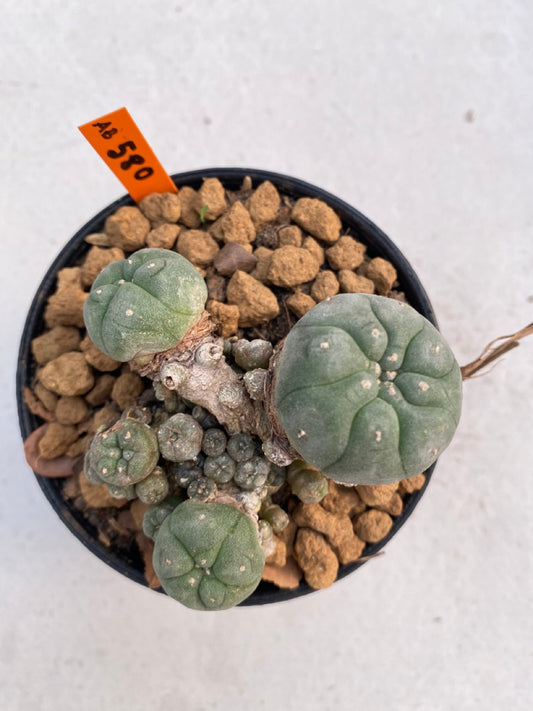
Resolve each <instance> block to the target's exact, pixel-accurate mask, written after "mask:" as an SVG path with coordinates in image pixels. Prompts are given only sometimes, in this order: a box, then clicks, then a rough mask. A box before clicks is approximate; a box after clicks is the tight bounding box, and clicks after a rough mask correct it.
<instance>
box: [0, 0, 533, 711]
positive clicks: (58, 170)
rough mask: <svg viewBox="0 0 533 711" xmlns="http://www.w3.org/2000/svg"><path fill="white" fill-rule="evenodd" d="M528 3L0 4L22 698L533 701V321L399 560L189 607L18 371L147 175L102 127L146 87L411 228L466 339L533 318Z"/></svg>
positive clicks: (172, 152)
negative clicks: (133, 551) (299, 587)
mask: <svg viewBox="0 0 533 711" xmlns="http://www.w3.org/2000/svg"><path fill="white" fill-rule="evenodd" d="M532 29H533V6H532V5H531V3H528V2H526V1H525V0H471V2H468V3H465V2H461V1H460V0H448V2H441V1H440V0H435V1H434V2H431V3H428V2H425V0H400V1H398V2H394V1H392V0H390V1H389V2H387V1H386V0H374V2H363V1H362V0H344V1H342V0H328V1H327V2H326V1H325V0H324V1H319V0H293V1H292V2H282V1H280V0H266V1H265V2H261V3H260V2H246V1H245V0H195V1H194V2H193V1H192V0H175V1H174V2H163V1H162V0H152V2H140V1H139V0H129V1H128V2H112V1H111V0H106V1H105V2H104V1H103V0H92V2H90V3H76V2H70V3H69V2H63V1H61V0H50V1H49V2H36V1H35V0H33V1H30V0H16V1H15V0H4V2H3V3H2V8H1V9H0V57H1V62H0V66H1V72H0V96H1V103H0V115H1V141H0V156H1V169H0V180H1V190H0V201H1V214H2V240H1V247H0V248H1V250H2V262H1V263H2V265H3V266H2V279H1V289H2V305H3V315H2V338H1V339H0V350H1V357H2V361H1V362H2V366H1V368H0V378H1V381H0V382H1V386H2V392H3V397H2V398H1V417H2V424H1V430H0V432H1V434H0V437H1V451H2V462H3V466H2V469H1V473H0V476H1V482H2V487H1V496H0V526H1V537H0V546H1V561H2V569H1V573H0V601H1V603H0V605H1V609H2V612H1V613H0V708H1V709H2V710H3V711H50V710H53V711H72V710H73V709H77V710H79V711H85V710H88V709H91V710H92V709H99V711H107V710H111V709H112V710H113V711H117V710H122V709H125V710H126V709H127V710H128V711H146V709H166V708H176V709H181V710H182V711H214V710H216V711H227V710H230V709H258V710H260V709H273V708H277V709H282V710H283V711H297V710H298V711H302V710H303V709H306V711H328V710H330V709H331V710H333V709H334V710H335V711H348V710H350V711H351V709H358V708H360V709H367V710H369V711H381V710H385V709H386V710H387V711H389V710H391V709H394V711H415V710H418V709H420V710H422V711H426V710H427V711H452V710H453V711H457V710H460V711H474V710H476V711H477V710H478V709H479V710H482V711H493V710H494V711H499V710H500V709H503V708H507V707H509V708H512V709H513V711H521V710H523V709H529V708H531V706H530V703H531V697H532V686H531V669H532V652H533V645H532V638H533V624H532V609H531V604H532V597H533V580H532V575H533V571H532V557H531V545H532V510H533V497H532V493H531V492H532V485H531V481H532V471H533V469H532V468H533V464H532V462H533V437H532V425H533V404H532V392H533V366H532V361H533V339H531V340H530V341H529V342H524V344H523V345H522V346H521V347H520V348H518V349H517V350H515V351H514V352H513V353H511V354H510V355H508V356H507V357H506V358H505V361H504V362H502V363H500V364H499V365H498V366H497V367H496V368H495V369H494V370H493V371H492V372H491V373H490V374H488V375H486V376H485V377H483V378H480V379H478V380H476V381H473V382H470V383H468V384H467V386H466V388H465V404H464V415H463V418H462V422H461V425H460V428H459V431H458V434H457V437H456V439H455V440H454V442H453V444H452V445H451V446H450V448H449V450H447V452H446V453H445V454H444V455H443V456H442V458H441V461H440V463H439V466H438V468H437V471H436V474H435V477H434V480H433V482H432V484H431V486H430V488H429V489H428V491H427V494H426V496H425V498H424V499H423V501H422V503H421V504H420V506H419V508H418V509H417V511H416V512H415V514H414V516H413V518H412V519H411V520H410V521H409V522H408V524H407V525H406V527H405V528H404V529H403V530H402V531H401V532H400V534H399V535H398V536H397V537H396V538H395V539H394V541H393V542H392V543H391V544H390V545H389V546H388V548H387V553H386V555H385V556H383V557H382V558H380V559H378V560H375V561H373V562H372V563H371V564H368V565H367V566H365V567H364V568H363V569H362V570H361V571H360V572H357V573H356V574H355V575H354V576H352V577H350V578H348V579H345V580H344V581H342V582H340V583H338V584H336V585H334V586H333V588H331V589H329V590H328V591H324V592H320V593H316V594H313V595H311V596H309V597H307V598H304V599H302V600H301V601H298V602H292V603H286V604H282V605H279V606H270V607H267V608H262V609H261V608H248V609H234V610H231V611H227V612H223V613H217V614H201V613H195V612H191V611H188V610H186V609H184V608H182V607H181V606H179V605H177V604H176V603H174V602H173V601H171V600H169V599H166V598H164V597H162V596H160V595H157V594H155V593H153V592H151V591H149V590H147V589H143V588H142V587H140V586H137V585H135V584H133V583H130V582H129V581H127V580H125V579H123V578H122V577H120V576H119V575H118V574H116V573H114V572H113V571H112V570H110V569H108V568H107V567H106V566H104V565H103V564H102V563H100V562H99V561H98V560H97V559H96V558H94V557H93V556H92V555H91V554H89V553H88V552H87V551H86V550H85V549H84V548H83V547H82V546H81V544H79V543H78V542H77V540H75V539H74V538H73V537H72V536H71V535H70V534H69V533H68V531H67V530H66V529H65V528H64V526H63V525H62V524H61V523H60V522H59V521H58V519H57V518H56V516H55V514H54V513H53V511H52V510H51V508H50V506H49V505H48V503H47V502H46V500H45V499H44V497H43V496H42V494H41V492H40V490H39V489H38V487H37V484H36V482H35V481H34V479H33V476H32V474H31V472H30V471H29V469H28V467H27V466H26V464H25V463H24V460H23V456H22V447H21V442H20V436H19V431H18V425H17V417H16V407H15V394H14V371H15V362H16V353H17V346H18V339H19V337H20V333H21V329H22V325H23V321H24V318H25V315H26V312H27V309H28V307H29V304H30V300H31V298H32V296H33V293H34V291H35V289H36V287H37V285H38V283H39V281H40V279H41V277H42V275H43V273H44V271H45V269H46V267H47V265H48V264H49V263H50V262H51V261H52V259H53V258H54V256H55V255H56V253H57V252H58V251H59V249H60V248H61V246H62V245H63V244H64V243H65V242H66V241H67V239H68V238H69V237H70V236H71V235H72V234H73V233H74V231H76V229H77V228H78V227H79V226H80V225H81V224H83V223H84V222H85V221H86V220H87V219H88V218H89V217H90V216H92V215H93V214H94V213H95V212H96V211H98V210H99V209H100V208H102V207H103V206H104V205H106V204H107V203H108V202H110V201H111V200H113V199H115V198H116V197H118V196H120V195H121V194H122V193H123V190H122V188H121V186H120V184H119V183H118V182H117V180H116V179H115V178H114V176H113V175H112V174H111V173H109V172H108V170H107V169H106V167H105V166H104V165H103V164H102V163H101V162H100V161H99V159H98V158H97V156H96V154H94V153H93V151H92V149H91V148H90V147H89V146H88V144H87V143H86V142H85V141H84V139H83V138H82V137H81V135H80V134H79V133H78V131H77V128H76V127H77V126H78V125H79V124H81V123H84V122H86V121H89V120H91V119H92V118H95V117H97V116H100V115H102V114H104V113H106V112H109V111H111V110H113V109H115V108H118V107H120V106H123V105H125V106H127V107H128V108H129V110H130V111H131V113H132V114H133V116H134V117H135V119H136V120H137V122H138V123H139V125H140V126H141V128H142V129H143V130H144V132H145V134H146V136H147V137H148V139H149V140H150V141H151V143H152V145H153V147H154V149H155V150H156V152H157V153H158V155H159V157H160V159H161V160H162V162H163V164H164V165H165V166H166V167H167V169H168V170H169V171H170V172H177V171H180V170H188V169H192V168H197V167H208V166H213V165H226V166H229V165H237V166H252V167H262V168H267V169H272V170H277V171H280V172H285V173H288V174H292V175H295V176H298V177H301V178H304V179H306V180H308V181H310V182H314V183H316V184H319V185H321V186H322V187H324V188H326V189H328V190H329V191H331V192H334V193H337V194H338V195H340V196H341V197H343V198H344V199H346V200H347V201H349V202H351V203H352V204H354V205H356V206H357V207H358V208H359V209H361V210H362V211H363V212H365V213H366V214H367V215H368V216H369V217H370V218H371V219H373V220H374V221H375V222H376V223H377V224H379V225H380V226H381V227H382V228H383V229H384V230H385V231H386V232H387V233H388V234H389V235H390V236H391V238H392V239H393V240H394V241H395V242H396V243H397V244H398V245H399V246H400V248H401V249H402V250H403V251H404V252H405V253H406V255H407V257H408V258H409V259H410V260H411V262H412V263H413V265H414V266H415V268H416V269H417V270H418V272H419V274H420V276H421V278H422V280H423V282H424V284H425V285H426V287H427V289H428V291H429V294H430V297H431V299H432V300H433V302H434V305H435V308H436V311H437V314H438V317H439V320H440V324H441V327H442V330H443V332H444V334H445V336H446V337H447V339H448V340H449V342H450V344H451V345H452V346H453V347H454V349H455V350H456V353H457V357H458V359H459V361H460V362H462V363H464V362H466V361H467V360H470V359H471V358H473V357H474V356H476V355H477V353H478V352H479V350H480V349H481V347H482V346H484V345H485V343H486V342H487V341H489V340H490V339H491V338H493V337H495V336H498V335H503V334H507V333H511V332H513V331H515V330H517V329H518V328H520V327H521V326H523V325H525V324H526V323H528V322H530V321H532V320H533V282H532V275H533V201H532V199H531V195H532V192H533V173H532V170H531V166H532V162H533V149H532V146H533V143H532V141H531V117H532V115H533V90H532V89H533V87H532V82H531V77H532V72H533V49H532V47H533V45H532V44H531V31H532Z"/></svg>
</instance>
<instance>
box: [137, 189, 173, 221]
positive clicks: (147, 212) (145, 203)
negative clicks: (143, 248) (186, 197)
mask: <svg viewBox="0 0 533 711" xmlns="http://www.w3.org/2000/svg"><path fill="white" fill-rule="evenodd" d="M139 208H140V210H141V212H142V213H143V215H144V216H145V217H146V218H147V219H148V220H150V222H152V223H153V224H154V225H158V224H159V223H160V222H169V223H174V222H177V221H178V220H179V219H180V216H181V201H180V198H179V197H178V196H177V195H176V194H175V193H152V194H151V195H147V196H146V197H144V198H143V199H142V200H141V202H140V203H139Z"/></svg>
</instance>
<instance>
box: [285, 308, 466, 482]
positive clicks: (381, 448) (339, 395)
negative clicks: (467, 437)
mask: <svg viewBox="0 0 533 711" xmlns="http://www.w3.org/2000/svg"><path fill="white" fill-rule="evenodd" d="M275 376H276V384H275V393H274V401H275V405H276V409H277V412H278V417H279V420H280V422H281V424H282V426H283V428H284V430H285V432H286V434H287V437H288V439H289V441H290V442H291V444H292V445H293V447H294V448H295V449H296V451H297V452H298V453H299V454H300V455H301V457H302V459H304V460H305V461H306V462H308V463H309V464H312V465H313V466H315V467H316V468H317V469H319V470H320V471H321V472H323V473H324V474H325V475H326V476H328V477H330V478H331V479H334V480H335V481H338V482H341V483H345V484H386V483H391V482H393V481H398V480H400V479H403V478H406V477H410V476H414V475H415V474H419V473H420V472H422V471H424V470H425V469H427V467H428V466H429V465H430V464H432V463H433V462H434V461H435V460H436V458H437V457H438V456H439V454H440V453H441V452H442V451H443V450H444V449H445V447H447V446H448V444H449V443H450V441H451V439H452V437H453V434H454V432H455V429H456V427H457V424H458V422H459V416H460V412H461V393H462V382H461V372H460V368H459V366H458V365H457V362H456V360H455V358H454V355H453V353H452V351H451V350H450V348H449V346H448V345H447V344H446V343H445V341H444V340H443V338H442V336H441V335H440V333H439V332H438V331H437V329H436V328H435V327H434V326H433V325H432V324H431V323H430V322H429V321H427V320H426V319H425V318H424V317H423V316H421V315H420V314H419V313H418V312H417V311H415V310H414V309H413V308H411V307H410V306H408V305H407V304H404V303H401V302H399V301H395V300H393V299H387V298H385V297H382V296H373V295H368V294H340V295H338V296H334V297H333V298H331V299H329V300H327V301H323V302H321V303H320V304H318V305H317V306H316V307H314V308H313V309H311V310H310V311H309V312H308V313H307V314H305V316H303V318H301V319H300V321H298V323H297V324H296V325H295V326H294V327H293V329H292V330H291V332H290V333H289V335H288V336H287V338H286V340H285V344H284V347H283V350H282V352H281V354H280V357H279V360H278V362H277V366H276V370H275Z"/></svg>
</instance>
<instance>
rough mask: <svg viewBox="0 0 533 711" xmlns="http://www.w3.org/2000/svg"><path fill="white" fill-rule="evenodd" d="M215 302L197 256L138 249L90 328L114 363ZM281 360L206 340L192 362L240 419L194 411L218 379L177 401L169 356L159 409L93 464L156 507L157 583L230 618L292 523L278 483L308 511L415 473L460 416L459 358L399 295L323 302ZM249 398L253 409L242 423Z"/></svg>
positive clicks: (90, 468) (173, 337)
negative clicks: (345, 487)
mask: <svg viewBox="0 0 533 711" xmlns="http://www.w3.org/2000/svg"><path fill="white" fill-rule="evenodd" d="M205 299H206V288H205V283H204V280H203V279H202V278H201V277H200V276H199V274H198V272H197V271H196V269H195V268H194V267H192V265H190V264H189V262H187V260H185V259H183V257H180V256H179V255H178V254H176V253H174V252H167V251H165V250H155V249H143V250H141V251H139V252H137V253H135V254H133V255H131V256H130V257H129V258H128V259H127V260H123V261H121V262H115V263H113V264H111V265H109V266H108V267H106V269H104V271H103V272H102V273H101V274H100V276H99V277H98V278H97V279H96V281H95V282H94V284H93V287H92V289H91V294H90V296H89V298H88V299H87V302H86V307H85V319H86V324H87V329H88V332H89V335H90V337H91V338H92V340H93V341H94V342H95V344H96V345H97V346H98V347H99V348H100V349H101V350H102V351H104V352H105V353H107V354H108V355H110V356H111V357H113V358H115V359H117V360H130V359H139V358H140V357H144V356H147V355H149V354H154V353H159V352H161V351H165V350H167V349H169V348H173V347H174V346H175V345H176V344H177V343H178V342H179V341H180V339H181V338H183V336H184V335H185V333H186V332H187V331H188V329H189V328H190V327H191V325H193V324H194V322H195V321H196V319H198V317H199V315H200V314H201V312H202V309H203V306H204V303H205ZM202 348H204V350H205V353H204V350H202ZM272 356H273V348H272V345H271V344H270V343H269V342H268V341H264V340H262V339H255V340H252V341H247V340H245V339H242V338H241V339H237V338H233V339H230V340H229V341H224V342H223V341H222V339H219V342H213V341H210V342H209V343H207V342H205V343H201V344H200V345H199V346H198V347H197V350H196V351H195V352H194V354H193V356H191V363H192V365H191V366H190V367H191V368H194V369H196V373H197V374H198V373H200V379H201V378H202V377H203V376H204V375H205V374H207V375H208V376H209V377H212V375H213V373H215V372H216V371H217V369H218V374H219V376H220V373H221V372H222V373H223V376H222V383H221V382H219V381H217V385H216V388H213V391H214V392H216V393H217V397H219V398H220V399H221V400H222V399H223V397H222V395H223V394H224V393H226V391H225V390H224V386H225V385H227V389H228V392H229V391H231V396H232V397H231V398H229V396H228V397H226V398H225V400H226V401H225V402H224V407H225V408H226V410H224V412H225V413H227V412H228V410H229V411H235V410H237V412H236V413H235V412H234V415H235V417H233V415H232V417H230V419H229V420H223V419H217V417H216V416H215V415H214V414H213V412H215V411H216V408H214V409H213V408H212V407H211V406H210V405H205V407H203V406H201V405H200V404H198V403H200V402H203V403H204V404H205V402H206V401H208V402H209V403H211V402H212V398H211V395H212V393H210V392H209V382H211V381H207V383H208V385H207V387H206V386H205V383H204V384H203V386H204V389H205V398H206V400H201V399H197V400H196V401H195V402H196V403H197V404H195V402H191V401H190V400H189V399H186V398H189V395H188V394H183V391H182V393H181V395H180V394H179V392H180V391H179V388H180V383H181V382H182V381H183V378H184V377H186V376H185V375H184V373H185V372H186V369H187V367H189V366H188V364H187V363H186V362H185V361H179V362H176V361H170V362H171V367H170V366H168V363H167V364H166V365H165V364H164V363H163V365H160V366H158V367H160V370H159V376H157V373H156V375H155V376H154V375H153V374H152V377H153V378H154V382H153V398H152V400H151V401H149V399H148V400H147V399H146V397H145V398H144V406H143V407H138V408H130V410H129V411H128V412H126V413H124V415H123V416H122V418H121V419H120V420H119V421H118V422H116V423H115V424H114V425H112V426H111V427H110V428H108V429H106V430H104V431H102V432H98V433H97V434H96V436H95V437H94V439H93V441H92V444H91V445H90V448H89V450H88V452H87V455H86V459H85V474H86V476H87V477H88V478H89V479H90V480H91V481H93V482H96V483H105V484H106V485H107V486H108V488H109V490H110V491H111V493H112V494H113V495H115V496H126V497H127V498H133V497H135V496H138V497H139V498H140V499H141V500H142V501H144V502H147V503H150V504H152V506H151V507H150V508H149V509H148V511H147V513H146V516H145V521H144V531H145V533H146V534H147V535H149V536H150V537H152V538H153V539H154V544H155V549H154V568H155V571H156V574H157V575H158V577H159V579H160V580H161V584H162V586H163V588H164V589H165V591H166V592H167V593H168V594H169V595H171V596H172V597H174V598H176V599H177V600H179V601H181V602H183V603H184V604H185V605H187V606H189V607H191V608H194V609H202V610H214V609H226V608H228V607H231V606H233V605H235V604H238V603H239V602H240V601H242V600H243V599H244V598H245V597H247V596H248V595H249V594H250V593H251V592H252V591H253V590H254V589H255V587H256V586H257V584H258V583H259V580H260V579H261V573H262V570H263V565H264V560H265V556H266V555H268V554H269V553H270V552H271V551H272V550H273V546H274V534H276V533H279V532H281V531H282V530H283V529H284V528H285V527H286V526H287V524H288V522H289V517H288V514H287V512H286V511H285V510H284V509H283V508H282V507H281V506H280V505H279V502H280V501H281V500H282V499H283V496H281V497H280V496H279V495H278V496H276V495H277V494H278V492H280V489H281V488H282V487H284V488H283V491H285V492H289V494H290V493H292V494H294V495H296V496H297V497H298V498H299V499H300V500H301V501H302V502H304V503H308V504H313V503H317V502H319V501H320V500H321V499H322V498H323V497H324V496H325V495H326V493H327V491H328V478H331V479H333V480H335V481H337V482H340V483H344V484H349V485H353V484H362V483H364V484H384V483H388V482H392V481H397V480H399V479H403V478H406V477H410V476H413V475H415V474H418V473H419V472H421V471H423V470H424V469H426V468H427V467H428V466H429V465H430V464H431V463H432V462H433V461H434V460H435V459H436V458H437V456H438V455H439V454H440V453H441V452H442V450H443V449H444V448H445V447H446V446H447V444H448V443H449V442H450V440H451V437H452V435H453V433H454V431H455V428H456V426H457V423H458V420H459V415H460V409H461V375H460V370H459V367H458V365H457V363H456V361H455V358H454V356H453V354H452V352H451V351H450V349H449V347H448V346H447V345H446V343H445V342H444V340H443V339H442V337H441V336H440V334H439V333H438V331H437V330H436V329H435V328H434V327H433V326H432V325H431V324H430V323H429V322H428V321H427V320H426V319H424V318H423V317H422V316H420V314H418V313H417V312H416V311H414V310H413V309H412V308H411V307H409V306H407V305H405V304H402V303H399V302H397V301H394V300H391V299H387V298H384V297H379V296H370V295H366V294H364V295H363V294H342V295H339V296H335V297H333V298H330V299H328V300H326V301H323V302H321V303H320V304H318V305H317V306H316V307H314V308H313V309H311V311H309V312H308V313H307V314H306V315H305V316H304V317H303V318H301V319H300V321H299V322H298V323H297V324H296V325H295V326H294V327H293V328H292V330H291V331H290V333H289V335H288V336H287V338H286V339H285V342H284V344H283V347H282V348H281V350H280V351H279V352H278V353H276V354H275V357H274V358H273V357H272ZM165 357H166V356H165ZM185 360H186V358H185ZM204 361H205V362H204ZM222 362H223V363H224V366H223V367H225V368H226V370H224V371H221V370H220V368H221V367H222V366H221V365H220V363H222ZM165 369H166V370H165ZM171 375H172V377H171ZM226 377H228V382H227V383H226V381H225V378H226ZM219 380H220V377H219ZM230 381H231V382H230ZM212 382H215V381H212ZM170 387H175V388H176V390H171V389H169V388H170ZM269 387H270V388H273V393H272V395H270V394H269V393H268V392H267V390H268V388H269ZM187 392H189V391H187ZM210 398H211V399H210ZM243 402H246V407H247V409H246V413H247V414H246V416H242V415H241V416H240V417H239V412H238V408H239V403H243ZM147 403H148V404H147ZM206 408H209V409H206ZM217 414H218V413H217ZM247 418H249V419H250V420H253V421H246V419H247ZM254 418H255V419H254ZM269 418H273V419H271V420H270V419H269ZM221 422H222V423H223V424H221ZM228 422H230V423H231V426H230V424H228ZM265 423H266V424H265ZM280 428H281V430H282V432H283V433H284V434H283V435H279V431H280ZM273 433H277V434H276V436H277V437H278V438H279V437H280V436H281V438H282V440H283V438H285V439H284V440H283V441H284V442H286V448H285V449H283V447H282V449H281V450H280V451H281V452H282V455H283V456H279V451H278V452H277V454H276V456H274V454H273V452H274V445H273V443H274V442H275V441H276V440H275V437H274V435H273ZM283 446H285V445H283ZM289 451H290V455H291V456H290V457H289V455H288V454H287V452H289ZM267 455H268V456H267ZM295 456H298V457H299V459H297V460H296V461H292V460H294V458H295ZM274 461H276V462H277V463H273V462H274ZM291 461H292V463H291V464H290V466H288V467H285V466H280V465H279V462H281V463H283V464H289V463H290V462H291Z"/></svg>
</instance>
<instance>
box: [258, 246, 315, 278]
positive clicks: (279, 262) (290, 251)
mask: <svg viewBox="0 0 533 711" xmlns="http://www.w3.org/2000/svg"><path fill="white" fill-rule="evenodd" d="M318 270H319V265H318V262H317V261H316V259H315V258H314V257H313V255H312V254H311V253H310V252H309V251H308V250H307V249H304V248H303V247H293V246H292V245H286V246H285V247H279V248H278V249H276V250H274V252H273V253H272V257H271V259H270V266H269V269H268V272H267V276H266V279H267V281H268V282H270V283H271V284H275V285H276V286H283V287H293V286H298V285H299V284H304V283H305V282H307V281H312V280H313V279H314V278H315V277H316V275H317V274H318Z"/></svg>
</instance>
